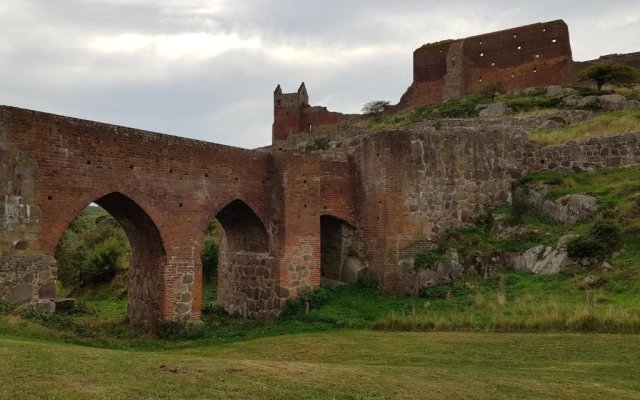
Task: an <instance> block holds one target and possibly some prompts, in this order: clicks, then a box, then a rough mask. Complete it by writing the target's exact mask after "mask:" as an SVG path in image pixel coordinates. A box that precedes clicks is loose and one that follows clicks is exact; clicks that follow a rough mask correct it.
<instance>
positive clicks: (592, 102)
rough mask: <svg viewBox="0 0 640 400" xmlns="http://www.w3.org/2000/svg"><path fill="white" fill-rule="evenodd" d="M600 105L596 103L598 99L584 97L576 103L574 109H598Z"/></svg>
mask: <svg viewBox="0 0 640 400" xmlns="http://www.w3.org/2000/svg"><path fill="white" fill-rule="evenodd" d="M599 106H600V103H599V102H598V97H596V96H585V97H583V98H581V99H580V101H578V103H577V104H576V107H578V108H584V107H599Z"/></svg>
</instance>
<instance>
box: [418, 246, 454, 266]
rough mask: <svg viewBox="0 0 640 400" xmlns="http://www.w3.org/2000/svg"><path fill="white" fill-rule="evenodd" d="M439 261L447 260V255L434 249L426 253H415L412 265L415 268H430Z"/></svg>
mask: <svg viewBox="0 0 640 400" xmlns="http://www.w3.org/2000/svg"><path fill="white" fill-rule="evenodd" d="M441 261H449V257H447V256H446V255H444V254H443V253H442V251H440V250H435V251H430V252H428V253H420V254H416V256H415V258H414V259H413V266H414V267H415V268H430V267H432V266H434V265H435V264H436V263H438V262H441Z"/></svg>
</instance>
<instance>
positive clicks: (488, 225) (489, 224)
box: [473, 211, 495, 233]
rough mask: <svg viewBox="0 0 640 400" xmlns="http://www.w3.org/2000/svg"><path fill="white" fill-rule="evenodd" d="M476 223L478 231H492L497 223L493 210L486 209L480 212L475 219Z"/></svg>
mask: <svg viewBox="0 0 640 400" xmlns="http://www.w3.org/2000/svg"><path fill="white" fill-rule="evenodd" d="M473 222H474V224H475V226H476V229H477V230H478V232H484V233H486V232H490V231H491V229H492V228H493V226H494V224H495V218H494V217H493V213H492V212H491V211H485V212H482V213H480V214H478V215H477V216H476V217H475V219H474V221H473Z"/></svg>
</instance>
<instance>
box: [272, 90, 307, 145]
mask: <svg viewBox="0 0 640 400" xmlns="http://www.w3.org/2000/svg"><path fill="white" fill-rule="evenodd" d="M307 107H309V95H308V94H307V88H306V87H305V85H304V82H302V84H301V85H300V87H299V88H298V91H297V92H294V93H282V88H280V85H278V86H277V87H276V90H275V91H274V92H273V127H272V141H273V142H275V141H278V140H285V139H286V138H287V137H288V136H289V135H291V134H293V133H297V132H300V131H303V130H305V129H304V127H303V115H302V114H303V110H304V109H305V108H307Z"/></svg>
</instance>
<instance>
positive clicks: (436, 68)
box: [398, 20, 574, 108]
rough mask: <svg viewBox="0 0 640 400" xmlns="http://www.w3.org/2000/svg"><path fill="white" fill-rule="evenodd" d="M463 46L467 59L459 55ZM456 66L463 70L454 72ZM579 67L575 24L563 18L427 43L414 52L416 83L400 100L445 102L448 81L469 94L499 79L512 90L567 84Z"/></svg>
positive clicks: (407, 104) (411, 104)
mask: <svg viewBox="0 0 640 400" xmlns="http://www.w3.org/2000/svg"><path fill="white" fill-rule="evenodd" d="M459 48H461V49H462V54H461V58H462V59H457V58H458V57H456V59H455V60H453V59H452V57H454V56H457V54H455V55H454V54H453V52H456V53H457V51H458V49H459ZM448 58H449V59H450V60H449V61H447V60H448ZM454 68H455V69H456V70H459V71H460V73H461V74H462V76H458V75H457V74H453V75H451V76H448V75H447V73H448V72H449V73H450V72H452V71H453V69H454ZM448 69H449V70H448ZM573 70H574V67H573V60H572V55H571V44H570V42H569V30H568V28H567V25H566V24H565V23H564V21H561V20H558V21H551V22H546V23H538V24H532V25H527V26H522V27H518V28H513V29H507V30H504V31H499V32H493V33H488V34H484V35H479V36H473V37H469V38H466V39H460V40H456V41H443V42H438V43H433V44H426V45H424V46H422V47H420V48H418V49H417V50H416V51H415V52H414V53H413V83H412V85H411V86H410V87H409V88H408V89H407V91H406V92H405V94H404V95H403V96H402V98H401V99H400V103H399V104H398V106H399V108H406V107H414V106H417V105H427V104H436V103H440V102H442V101H443V99H445V98H446V96H443V90H444V88H445V86H447V87H448V90H449V91H451V92H452V93H456V96H459V95H462V96H464V95H469V94H473V93H475V92H477V91H479V90H481V89H483V88H485V87H487V86H488V85H492V84H495V83H498V82H499V83H502V84H503V86H504V89H506V90H522V89H525V88H528V87H536V86H545V85H558V84H566V83H570V82H572V81H573V76H574V75H573ZM451 86H452V87H451ZM455 88H457V90H454V89H455Z"/></svg>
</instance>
